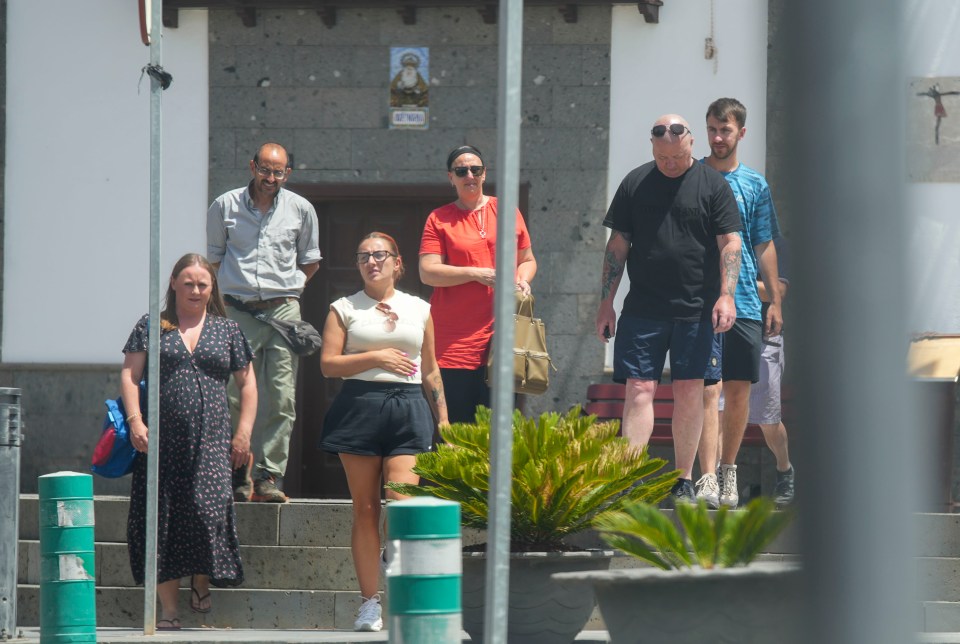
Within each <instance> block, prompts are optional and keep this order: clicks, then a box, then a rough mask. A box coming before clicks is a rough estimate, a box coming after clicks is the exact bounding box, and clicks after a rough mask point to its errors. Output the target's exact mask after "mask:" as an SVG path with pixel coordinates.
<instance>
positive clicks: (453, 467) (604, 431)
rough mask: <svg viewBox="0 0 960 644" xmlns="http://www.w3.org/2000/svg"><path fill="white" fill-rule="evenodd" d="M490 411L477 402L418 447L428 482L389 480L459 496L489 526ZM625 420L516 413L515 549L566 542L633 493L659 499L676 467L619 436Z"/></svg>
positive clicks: (418, 490)
mask: <svg viewBox="0 0 960 644" xmlns="http://www.w3.org/2000/svg"><path fill="white" fill-rule="evenodd" d="M490 419H491V412H490V410H489V409H487V408H484V407H479V408H477V414H476V420H475V422H474V423H456V424H453V425H450V426H448V427H443V428H441V429H440V435H441V436H442V437H443V439H444V441H445V444H442V445H440V446H439V447H438V448H437V450H436V451H435V452H427V453H424V454H418V455H417V465H416V467H415V468H414V472H416V473H417V474H419V475H420V477H421V480H422V481H425V482H426V484H424V485H406V484H399V483H390V484H389V487H390V488H391V489H393V490H396V491H397V492H400V493H401V494H407V495H410V496H435V497H439V498H441V499H447V500H450V501H456V502H458V503H460V506H461V516H462V522H463V524H464V525H465V526H469V527H473V528H486V527H487V510H488V508H487V494H488V491H489V480H490ZM619 427H620V423H619V422H618V421H612V422H597V419H596V416H583V415H581V413H580V407H574V408H573V409H571V410H570V411H569V412H568V413H567V414H566V415H560V414H556V413H546V414H543V415H541V416H540V417H539V418H536V419H534V418H526V417H524V416H523V415H522V414H521V413H520V412H519V411H516V412H514V415H513V473H512V480H513V486H512V489H511V522H510V540H511V548H512V549H513V550H514V551H531V550H560V549H564V548H565V546H564V544H563V539H564V538H565V537H567V536H568V535H571V534H575V533H577V532H580V531H583V530H586V529H587V528H589V527H590V526H591V524H592V523H593V521H594V520H595V519H596V518H597V517H599V516H602V515H603V514H604V513H606V512H610V511H613V510H618V509H620V508H621V507H623V505H624V503H626V502H628V501H643V502H647V503H657V502H658V501H660V500H661V499H663V498H664V497H665V496H666V495H667V494H668V493H669V492H670V488H671V487H672V485H673V483H674V482H675V481H676V478H677V472H668V473H665V474H659V475H657V476H654V474H655V473H656V472H657V471H658V470H660V469H661V468H662V467H663V466H664V465H665V464H666V461H664V460H663V459H658V458H651V457H650V456H648V454H647V450H646V449H636V448H632V447H630V445H629V443H628V442H627V440H626V439H625V438H621V437H619V436H618V435H617V434H618V432H619Z"/></svg>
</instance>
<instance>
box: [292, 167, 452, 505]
mask: <svg viewBox="0 0 960 644" xmlns="http://www.w3.org/2000/svg"><path fill="white" fill-rule="evenodd" d="M319 189H320V187H319V186H318V187H314V188H313V190H311V189H310V187H302V188H301V189H300V190H297V189H296V188H293V190H294V192H299V193H300V194H303V195H304V196H306V197H307V198H308V199H310V200H311V202H312V203H313V204H314V207H315V208H316V210H317V217H318V219H319V223H320V252H321V254H322V255H323V260H322V261H321V262H320V268H319V270H318V271H317V274H316V275H315V276H314V277H313V279H311V280H310V282H309V283H308V284H307V288H306V289H305V290H304V293H303V297H302V298H301V308H302V314H303V318H304V319H305V320H307V321H308V322H310V323H311V324H313V325H314V326H316V327H317V328H318V329H322V328H323V323H324V321H325V320H326V317H327V314H328V312H329V310H330V308H329V307H330V303H331V302H333V301H334V300H336V299H337V298H340V297H343V296H345V295H350V294H352V293H356V292H357V291H359V290H360V289H361V288H363V280H362V279H361V278H360V273H359V271H358V270H357V264H356V251H357V245H358V244H359V242H360V239H361V237H363V236H365V235H366V234H368V233H370V232H372V231H375V230H376V231H380V232H384V233H387V234H388V235H390V236H392V237H393V238H394V239H396V240H397V245H398V246H399V249H400V255H401V256H402V257H403V261H404V266H405V268H406V273H405V275H404V276H403V278H402V279H401V280H400V282H399V283H398V284H397V287H398V288H399V289H400V290H402V291H405V292H407V293H411V294H413V295H419V296H420V297H422V298H424V299H427V300H429V299H430V293H431V292H432V289H431V288H430V287H428V286H425V285H424V284H422V283H421V282H420V276H419V272H418V268H417V263H418V255H419V249H420V235H421V233H422V232H423V225H424V222H425V221H426V219H427V216H428V215H429V214H430V211H431V210H433V209H434V208H436V207H437V206H439V205H442V204H444V203H447V202H449V201H451V200H452V198H453V197H455V195H454V194H453V193H452V190H451V189H450V188H449V186H439V187H438V186H426V187H423V188H421V189H419V190H415V189H413V190H412V189H411V188H410V187H398V188H396V189H395V190H394V191H393V194H389V193H390V192H391V191H390V188H389V187H379V188H378V189H376V190H375V191H373V190H370V189H369V188H367V189H366V190H365V191H366V192H367V194H366V195H350V194H341V193H338V192H337V191H336V190H333V191H332V192H333V194H323V193H321V194H316V191H318V190H319ZM358 189H363V188H362V187H358V186H354V187H353V190H358ZM330 190H331V189H330V188H329V187H327V188H326V191H330ZM311 192H314V194H311ZM344 192H347V193H348V192H349V187H344ZM385 193H387V194H385ZM341 383H342V380H340V379H339V378H330V379H327V378H324V377H323V374H322V373H321V371H320V358H319V354H314V355H312V356H310V357H308V358H305V359H303V360H301V366H300V374H299V378H298V384H297V425H296V428H295V430H294V436H293V439H292V440H291V446H290V465H289V467H288V469H287V477H286V480H285V482H284V483H285V488H286V489H287V490H288V491H289V493H290V494H291V495H292V496H294V497H308V498H344V499H346V498H350V495H349V492H348V490H347V482H346V477H345V476H344V473H343V468H342V467H341V465H340V459H339V458H338V457H337V456H336V455H335V454H328V453H326V452H323V451H322V450H320V449H319V448H318V447H317V444H318V443H319V440H320V433H321V430H322V428H323V417H324V415H325V414H326V412H327V409H328V408H329V406H330V403H331V402H332V401H333V398H334V396H336V395H337V392H338V391H340V386H341Z"/></svg>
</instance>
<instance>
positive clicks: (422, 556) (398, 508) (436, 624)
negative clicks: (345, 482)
mask: <svg viewBox="0 0 960 644" xmlns="http://www.w3.org/2000/svg"><path fill="white" fill-rule="evenodd" d="M460 542H461V540H460V504H459V503H454V502H452V501H444V500H441V499H434V498H430V497H420V498H416V499H409V500H406V501H395V502H392V503H390V504H388V505H387V552H388V553H389V559H388V562H387V602H388V611H387V612H388V613H389V616H390V619H389V627H388V632H389V638H390V639H389V641H390V642H391V644H450V643H451V642H459V641H460V639H461V625H462V618H461V609H460V595H461V589H460V588H461V583H460V582H461V577H462V574H463V573H462V571H463V551H462V549H461V546H460Z"/></svg>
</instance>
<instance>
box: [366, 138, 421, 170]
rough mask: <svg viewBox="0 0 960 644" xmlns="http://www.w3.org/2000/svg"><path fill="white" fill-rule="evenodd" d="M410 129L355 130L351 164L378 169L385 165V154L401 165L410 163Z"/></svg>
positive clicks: (368, 168)
mask: <svg viewBox="0 0 960 644" xmlns="http://www.w3.org/2000/svg"><path fill="white" fill-rule="evenodd" d="M413 134H414V133H413V132H411V131H409V130H383V129H373V128H369V129H365V130H358V131H355V133H354V136H353V146H352V150H353V156H352V159H351V166H352V167H354V168H357V169H361V170H376V169H378V168H380V167H382V166H383V159H384V156H388V157H389V158H390V161H391V163H395V164H396V165H398V166H400V167H408V166H409V165H410V161H411V157H410V139H411V136H412V135H413Z"/></svg>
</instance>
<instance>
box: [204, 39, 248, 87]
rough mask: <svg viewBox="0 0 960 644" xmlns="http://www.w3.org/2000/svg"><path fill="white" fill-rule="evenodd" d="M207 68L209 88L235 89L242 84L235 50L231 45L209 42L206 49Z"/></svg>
mask: <svg viewBox="0 0 960 644" xmlns="http://www.w3.org/2000/svg"><path fill="white" fill-rule="evenodd" d="M207 66H208V72H209V74H210V87H236V86H239V85H242V84H243V83H242V81H241V79H240V73H239V72H238V71H237V48H236V47H234V46H233V44H232V43H228V44H218V43H213V42H211V43H210V45H209V47H208V49H207Z"/></svg>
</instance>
